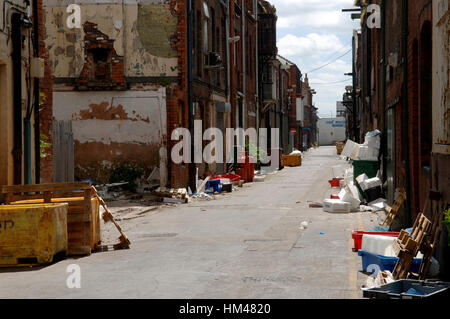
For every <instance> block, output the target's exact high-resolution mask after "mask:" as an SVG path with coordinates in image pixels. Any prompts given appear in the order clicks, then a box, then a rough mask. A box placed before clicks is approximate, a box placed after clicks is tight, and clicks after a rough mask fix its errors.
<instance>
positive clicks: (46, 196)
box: [44, 191, 52, 203]
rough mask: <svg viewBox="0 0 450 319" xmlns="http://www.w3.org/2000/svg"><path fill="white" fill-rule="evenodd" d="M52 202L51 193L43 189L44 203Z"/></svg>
mask: <svg viewBox="0 0 450 319" xmlns="http://www.w3.org/2000/svg"><path fill="white" fill-rule="evenodd" d="M51 202H52V193H51V192H48V191H45V192H44V203H51Z"/></svg>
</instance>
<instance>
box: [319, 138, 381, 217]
mask: <svg viewBox="0 0 450 319" xmlns="http://www.w3.org/2000/svg"><path fill="white" fill-rule="evenodd" d="M380 135H381V132H380V131H378V130H376V131H373V132H369V133H367V134H366V138H365V142H364V144H357V143H355V142H353V141H351V140H348V141H347V143H346V144H345V146H344V147H343V150H342V152H340V153H341V155H342V157H344V158H347V157H348V158H350V159H351V164H352V165H349V167H347V168H343V167H342V166H335V167H333V176H334V178H333V179H332V180H330V181H329V183H330V186H331V187H332V188H340V192H339V194H337V195H332V196H331V198H330V199H325V200H324V202H323V210H324V211H325V212H329V213H350V212H357V211H360V210H363V211H366V210H372V211H380V210H383V209H384V208H385V207H386V200H385V198H384V193H383V188H382V182H381V179H380V172H379V162H378V156H379V150H380V144H381V138H380ZM340 145H341V144H340ZM341 146H342V145H341ZM362 204H367V205H362Z"/></svg>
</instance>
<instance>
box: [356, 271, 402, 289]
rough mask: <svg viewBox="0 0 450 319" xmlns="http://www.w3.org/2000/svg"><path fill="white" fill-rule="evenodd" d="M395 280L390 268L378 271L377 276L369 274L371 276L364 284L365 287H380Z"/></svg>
mask: <svg viewBox="0 0 450 319" xmlns="http://www.w3.org/2000/svg"><path fill="white" fill-rule="evenodd" d="M394 281H395V280H394V276H392V273H391V272H390V271H389V270H385V271H378V273H377V274H375V276H369V278H367V281H366V284H365V285H364V286H363V288H365V289H366V288H368V289H370V288H374V287H380V286H382V285H386V284H389V283H391V282H394Z"/></svg>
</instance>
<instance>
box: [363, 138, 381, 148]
mask: <svg viewBox="0 0 450 319" xmlns="http://www.w3.org/2000/svg"><path fill="white" fill-rule="evenodd" d="M364 144H366V145H367V146H369V147H371V148H375V149H377V150H379V149H380V146H381V138H380V136H366V138H365V141H364Z"/></svg>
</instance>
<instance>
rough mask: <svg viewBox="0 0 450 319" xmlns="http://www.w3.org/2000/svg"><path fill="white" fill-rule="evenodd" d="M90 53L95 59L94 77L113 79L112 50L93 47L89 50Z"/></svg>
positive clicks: (95, 78) (93, 59) (100, 79)
mask: <svg viewBox="0 0 450 319" xmlns="http://www.w3.org/2000/svg"><path fill="white" fill-rule="evenodd" d="M88 52H89V55H90V56H92V61H93V71H94V72H93V74H92V75H93V79H94V80H97V81H105V80H110V79H111V50H108V49H101V48H97V49H93V50H89V51H88Z"/></svg>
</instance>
